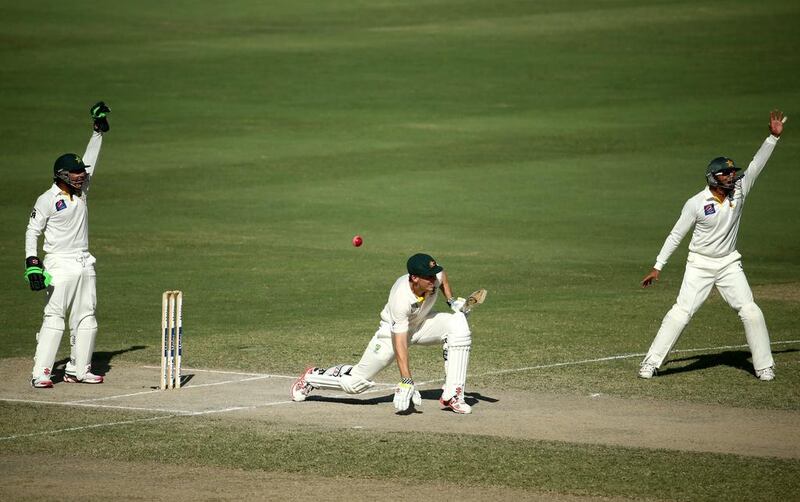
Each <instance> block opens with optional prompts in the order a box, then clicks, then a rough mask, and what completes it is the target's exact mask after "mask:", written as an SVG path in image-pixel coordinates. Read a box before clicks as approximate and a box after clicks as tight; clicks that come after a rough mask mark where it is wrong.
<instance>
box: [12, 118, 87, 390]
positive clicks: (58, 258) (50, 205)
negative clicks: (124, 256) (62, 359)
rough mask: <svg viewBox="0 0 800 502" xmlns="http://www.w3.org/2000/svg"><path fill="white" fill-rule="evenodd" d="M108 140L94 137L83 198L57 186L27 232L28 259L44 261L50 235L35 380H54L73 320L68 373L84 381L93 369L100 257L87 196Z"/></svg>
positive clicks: (39, 206)
mask: <svg viewBox="0 0 800 502" xmlns="http://www.w3.org/2000/svg"><path fill="white" fill-rule="evenodd" d="M102 142H103V135H102V134H101V133H99V132H94V133H93V134H92V137H91V139H90V140H89V144H88V146H87V147H86V152H85V153H84V155H83V162H84V164H86V165H87V166H88V167H87V168H86V181H85V182H84V184H83V187H82V189H81V193H80V195H78V194H73V195H71V196H70V194H69V193H66V192H63V191H62V190H61V189H60V188H59V187H58V185H56V184H55V183H53V186H51V187H50V189H49V190H47V191H46V192H44V193H43V194H42V195H40V196H39V198H38V199H37V200H36V204H35V205H34V208H33V211H32V212H31V217H30V220H29V222H28V229H27V231H26V232H25V256H26V257H28V256H38V252H37V249H38V240H39V236H40V235H41V234H42V233H44V246H43V249H44V252H45V253H46V255H45V258H44V260H43V265H44V269H45V270H46V271H48V272H49V273H50V275H52V278H53V279H52V283H51V284H50V286H49V287H48V288H47V296H46V303H45V307H44V320H43V321H42V327H41V329H40V330H39V332H38V333H37V335H36V341H37V343H36V355H35V356H34V364H33V372H32V375H33V378H37V377H40V376H43V375H49V374H50V372H51V371H52V368H53V364H54V362H55V358H56V353H57V352H58V346H59V344H60V343H61V337H62V335H63V334H64V328H65V319H66V318H69V330H70V362H69V363H68V364H67V368H66V369H67V372H68V373H70V374H74V375H75V376H77V378H78V379H79V380H80V379H83V377H84V376H85V374H86V371H87V370H88V368H89V365H90V364H91V360H92V353H93V352H94V343H95V338H96V336H97V320H96V319H95V308H96V305H97V294H96V291H95V270H94V263H95V258H94V256H92V255H91V254H90V253H89V214H88V207H87V193H88V191H89V188H90V186H91V182H92V179H93V176H94V173H95V170H96V168H97V160H98V157H99V155H100V147H101V145H102Z"/></svg>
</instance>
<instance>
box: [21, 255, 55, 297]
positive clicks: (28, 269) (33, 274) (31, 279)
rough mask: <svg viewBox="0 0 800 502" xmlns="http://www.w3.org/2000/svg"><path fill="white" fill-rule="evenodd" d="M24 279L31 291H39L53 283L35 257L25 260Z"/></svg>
mask: <svg viewBox="0 0 800 502" xmlns="http://www.w3.org/2000/svg"><path fill="white" fill-rule="evenodd" d="M25 279H27V281H28V284H30V286H31V291H41V290H42V289H44V288H46V287H47V286H49V285H50V283H51V282H53V278H52V277H51V276H50V274H48V273H47V272H45V271H44V269H42V261H41V260H40V259H39V258H38V257H36V256H29V257H27V258H25Z"/></svg>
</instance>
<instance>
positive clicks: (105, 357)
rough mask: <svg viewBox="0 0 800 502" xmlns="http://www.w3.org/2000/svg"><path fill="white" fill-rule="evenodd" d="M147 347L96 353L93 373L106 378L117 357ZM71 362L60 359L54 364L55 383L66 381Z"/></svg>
mask: <svg viewBox="0 0 800 502" xmlns="http://www.w3.org/2000/svg"><path fill="white" fill-rule="evenodd" d="M146 348H147V346H146V345H132V346H131V347H128V348H127V349H121V350H112V351H107V352H101V351H98V352H95V353H94V354H93V355H92V373H94V374H96V375H103V376H105V375H106V374H107V373H109V372H110V371H111V368H112V367H113V366H112V365H111V360H112V359H114V358H115V357H116V356H118V355H120V354H124V353H126V352H133V351H134V350H143V349H146ZM68 362H69V358H64V359H60V360H58V361H56V362H55V364H53V375H52V378H53V382H54V383H58V382H63V381H64V371H65V369H66V366H67V363H68Z"/></svg>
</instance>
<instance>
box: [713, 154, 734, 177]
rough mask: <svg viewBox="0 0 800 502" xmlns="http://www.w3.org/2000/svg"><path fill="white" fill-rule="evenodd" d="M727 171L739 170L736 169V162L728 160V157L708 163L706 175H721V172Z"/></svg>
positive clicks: (718, 158)
mask: <svg viewBox="0 0 800 502" xmlns="http://www.w3.org/2000/svg"><path fill="white" fill-rule="evenodd" d="M728 169H733V170H734V171H738V170H739V168H738V167H736V162H734V161H733V159H729V158H728V157H717V158H716V159H714V160H712V161H711V162H709V163H708V167H707V168H706V174H717V173H721V172H722V171H727V170H728Z"/></svg>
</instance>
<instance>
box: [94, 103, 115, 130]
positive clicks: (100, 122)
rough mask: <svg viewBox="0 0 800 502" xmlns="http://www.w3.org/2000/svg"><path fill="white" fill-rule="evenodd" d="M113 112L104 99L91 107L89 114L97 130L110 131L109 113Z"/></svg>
mask: <svg viewBox="0 0 800 502" xmlns="http://www.w3.org/2000/svg"><path fill="white" fill-rule="evenodd" d="M109 113H111V108H109V107H108V106H107V105H106V104H105V103H104V102H103V101H99V102H98V103H96V104H95V105H94V106H92V107H91V108H89V115H91V116H92V121H93V125H92V127H93V128H94V130H95V131H97V132H108V130H109V129H110V126H109V125H108V118H107V116H108V114H109Z"/></svg>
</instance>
